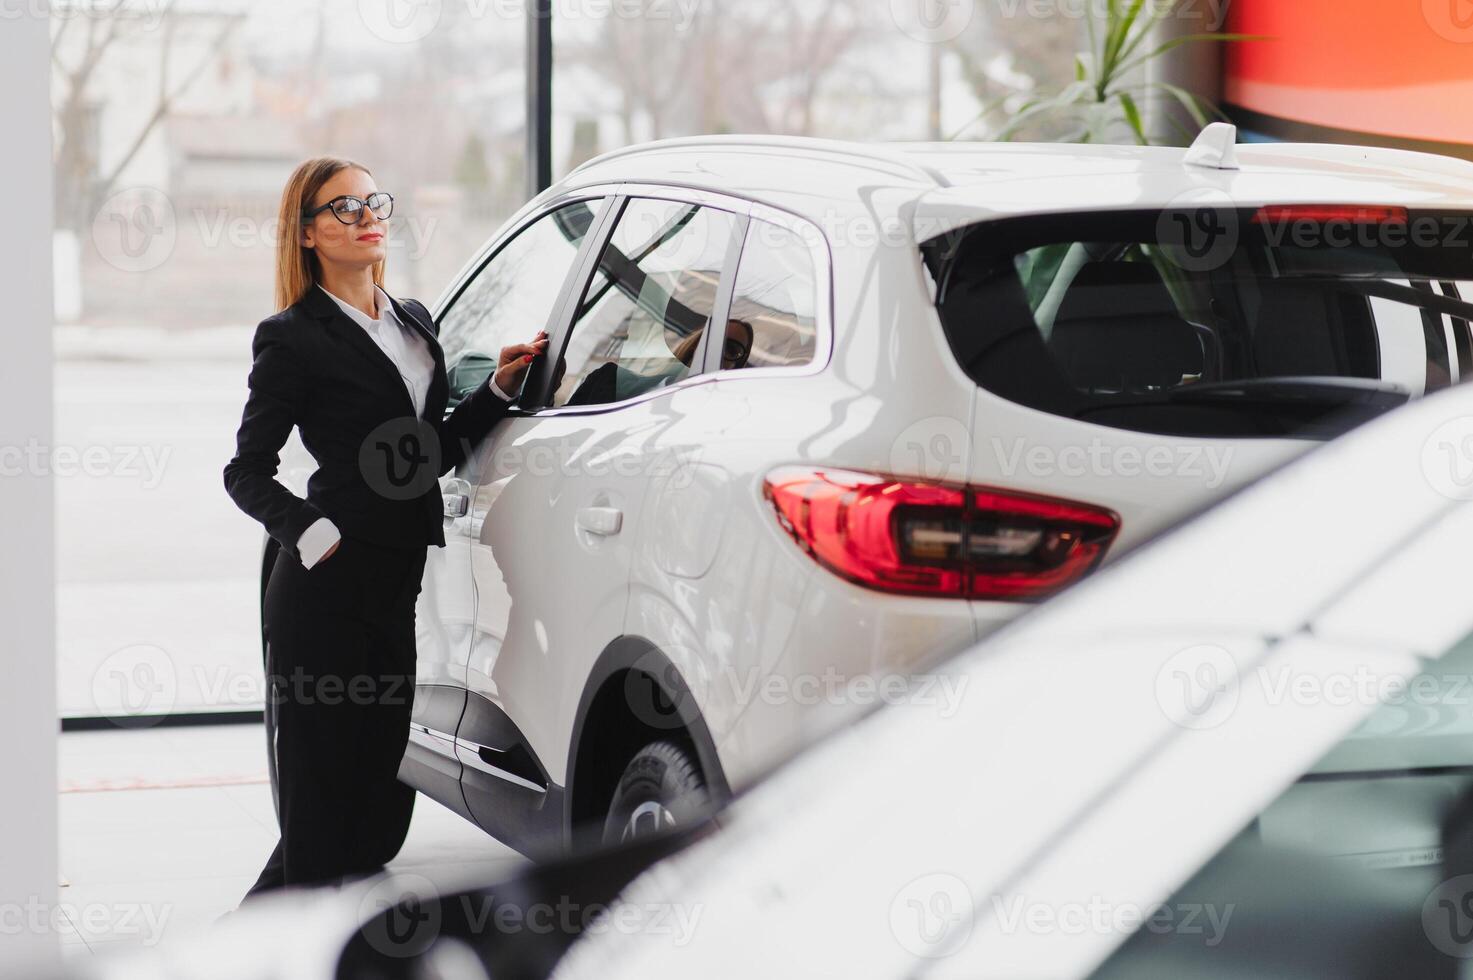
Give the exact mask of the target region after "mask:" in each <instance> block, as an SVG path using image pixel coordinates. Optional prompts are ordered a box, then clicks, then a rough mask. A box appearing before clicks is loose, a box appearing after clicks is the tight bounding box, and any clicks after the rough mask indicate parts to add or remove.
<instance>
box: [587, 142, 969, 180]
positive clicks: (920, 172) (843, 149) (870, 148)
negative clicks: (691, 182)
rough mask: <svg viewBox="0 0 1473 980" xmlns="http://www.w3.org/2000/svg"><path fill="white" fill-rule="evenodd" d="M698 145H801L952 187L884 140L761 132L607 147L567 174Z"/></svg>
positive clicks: (930, 168) (786, 146)
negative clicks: (886, 167)
mask: <svg viewBox="0 0 1473 980" xmlns="http://www.w3.org/2000/svg"><path fill="white" fill-rule="evenodd" d="M700 146H711V147H723V148H728V149H737V148H741V147H771V148H774V149H779V148H786V149H792V148H794V147H800V148H807V149H812V150H822V151H825V152H828V153H836V154H843V155H846V156H852V157H857V158H859V159H862V160H869V161H871V162H876V163H881V162H883V163H889V164H892V165H894V166H896V167H901V168H903V169H905V170H908V171H910V172H911V173H912V174H915V175H916V176H918V177H920V178H921V179H922V180H926V181H929V182H931V183H933V184H935V185H936V186H937V187H950V186H951V181H949V180H947V179H946V176H945V175H944V174H942V173H941V172H940V171H939V170H936V169H935V168H934V167H928V166H926V165H925V164H923V163H918V162H916V161H915V160H911V159H909V158H908V157H906V156H905V155H904V154H903V153H898V152H894V151H888V149H887V147H886V145H885V144H883V143H860V142H856V141H851V140H829V139H818V138H816V137H811V136H786V137H773V136H762V135H752V136H747V135H738V134H730V135H721V136H679V137H674V138H672V139H663V140H655V141H654V142H651V143H635V144H632V145H630V146H624V147H620V148H619V149H616V150H610V151H608V152H607V153H601V154H599V155H598V156H596V157H594V158H593V159H592V160H588V161H585V162H584V163H581V164H579V165H578V166H577V167H576V168H574V170H573V171H572V173H571V174H569V176H572V175H573V174H576V173H578V172H579V171H581V170H584V169H587V168H589V167H592V166H594V165H595V164H600V163H607V162H608V161H610V160H616V159H618V158H620V157H626V156H638V155H639V154H641V153H651V152H655V151H659V150H665V149H688V148H691V147H700Z"/></svg>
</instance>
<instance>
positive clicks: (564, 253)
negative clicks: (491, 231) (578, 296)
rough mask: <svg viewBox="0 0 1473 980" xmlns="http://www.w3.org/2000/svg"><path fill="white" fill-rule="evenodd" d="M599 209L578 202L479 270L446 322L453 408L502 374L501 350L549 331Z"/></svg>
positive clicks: (442, 339) (531, 229)
mask: <svg viewBox="0 0 1473 980" xmlns="http://www.w3.org/2000/svg"><path fill="white" fill-rule="evenodd" d="M598 204H599V202H598V201H578V202H577V203H574V204H569V205H567V206H566V207H562V208H559V209H558V210H556V211H554V212H552V213H551V214H548V215H546V216H544V217H542V218H539V219H538V220H537V221H535V222H533V223H532V224H531V225H529V226H527V227H526V228H524V229H522V231H521V232H519V233H518V234H517V236H516V237H515V238H513V239H512V240H511V241H510V242H508V243H507V244H506V245H505V246H504V247H503V248H502V249H501V250H500V251H499V252H497V253H496V255H495V256H494V257H493V258H492V259H491V261H489V262H487V263H486V264H485V265H484V266H482V267H481V270H480V271H479V272H477V273H476V275H475V278H474V279H472V280H471V281H470V283H469V284H468V285H467V286H466V287H465V289H464V290H462V291H461V293H460V295H459V296H457V297H456V298H455V301H454V302H453V303H452V304H451V306H450V309H449V311H447V312H446V313H445V315H444V316H442V317H441V318H440V342H441V344H443V345H444V348H445V363H446V370H447V372H448V373H449V376H450V407H452V408H453V407H454V406H455V405H456V404H457V403H458V402H459V401H460V399H461V398H463V397H464V396H465V394H466V393H467V392H470V391H473V390H474V389H475V388H476V386H477V385H479V384H481V382H483V381H485V380H486V376H487V375H489V374H490V373H491V372H492V371H494V370H495V369H496V358H497V356H498V355H499V354H500V352H501V348H503V347H506V346H509V345H511V344H517V343H525V342H527V341H529V340H531V339H532V338H533V337H534V336H536V334H537V331H539V330H549V331H550V329H551V324H550V322H549V321H550V320H551V318H552V316H553V314H554V313H555V312H556V311H555V310H554V306H555V304H556V303H557V298H558V293H559V292H560V291H561V290H562V287H563V283H564V281H565V280H566V279H567V277H568V272H569V271H570V270H571V268H572V265H573V259H574V258H575V257H576V256H577V254H578V248H579V246H580V245H582V243H583V237H584V236H585V235H586V234H587V233H588V228H589V226H590V225H591V224H592V223H593V216H594V213H595V209H596V208H597V206H598ZM512 394H516V393H515V392H513V393H512Z"/></svg>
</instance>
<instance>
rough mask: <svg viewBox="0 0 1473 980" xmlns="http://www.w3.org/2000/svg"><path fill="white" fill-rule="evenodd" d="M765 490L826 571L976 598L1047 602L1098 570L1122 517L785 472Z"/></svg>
mask: <svg viewBox="0 0 1473 980" xmlns="http://www.w3.org/2000/svg"><path fill="white" fill-rule="evenodd" d="M764 492H765V493H766V495H767V499H768V500H770V501H772V503H773V506H774V507H775V508H776V510H777V515H778V521H779V522H780V523H781V524H782V526H783V527H784V528H785V529H786V530H787V531H788V532H789V533H790V534H792V535H793V538H794V539H795V540H796V541H797V542H798V544H799V545H801V546H802V547H803V549H804V550H805V551H807V552H808V553H809V554H810V555H812V556H813V557H814V559H815V560H816V561H818V562H819V564H821V565H823V566H824V567H826V568H828V569H830V570H831V571H833V572H835V573H837V574H839V575H841V576H843V577H844V578H847V579H849V580H850V581H852V582H857V583H859V584H860V585H865V586H868V587H870V588H874V589H880V590H883V591H886V592H901V593H907V594H911V595H933V596H951V597H956V598H962V597H968V598H973V599H1008V600H1013V601H1027V600H1035V599H1041V598H1044V597H1046V596H1048V595H1051V594H1052V593H1054V592H1056V591H1058V590H1059V589H1061V588H1063V587H1064V586H1066V585H1068V584H1069V583H1071V582H1073V581H1075V580H1076V579H1078V578H1080V577H1081V576H1083V575H1084V574H1085V573H1086V572H1088V571H1089V570H1090V569H1092V568H1094V566H1095V565H1096V564H1098V562H1099V560H1100V558H1101V557H1102V556H1103V555H1104V553H1105V550H1106V549H1107V548H1109V546H1110V542H1111V541H1113V540H1114V539H1115V533H1116V532H1117V531H1118V530H1119V529H1120V518H1119V517H1117V516H1116V515H1115V514H1114V513H1113V512H1111V511H1108V510H1104V509H1102V508H1099V507H1091V506H1088V505H1086V504H1075V503H1070V502H1068V501H1063V500H1053V499H1050V498H1047V497H1035V496H1032V495H1029V494H1018V493H1012V492H1009V491H1003V490H991V489H970V488H965V487H952V486H943V485H939V484H934V483H920V482H914V481H908V480H895V479H890V478H888V477H883V476H875V475H872V474H868V473H856V472H853V471H849V470H828V469H810V468H806V467H785V468H783V469H780V470H776V471H774V472H773V473H771V474H769V475H768V477H767V481H766V484H765V486H764Z"/></svg>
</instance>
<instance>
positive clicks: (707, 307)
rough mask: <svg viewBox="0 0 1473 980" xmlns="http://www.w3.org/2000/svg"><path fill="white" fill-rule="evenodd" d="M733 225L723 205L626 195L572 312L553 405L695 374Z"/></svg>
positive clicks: (599, 399) (600, 398) (620, 396)
mask: <svg viewBox="0 0 1473 980" xmlns="http://www.w3.org/2000/svg"><path fill="white" fill-rule="evenodd" d="M735 227H736V219H735V218H734V217H733V216H732V215H731V214H728V213H727V212H725V211H718V210H715V209H713V208H706V207H700V206H698V205H695V204H685V203H681V202H676V201H657V200H652V199H645V198H635V199H633V200H631V201H630V202H629V203H628V206H627V207H625V209H624V214H623V215H622V216H621V217H620V218H619V223H618V224H617V225H616V226H615V228H614V234H613V236H612V237H611V238H610V240H609V244H608V246H607V247H606V248H605V249H604V253H603V256H602V257H601V258H600V259H599V263H598V269H597V271H596V272H595V273H594V276H593V281H592V283H591V284H590V285H589V288H588V293H587V295H586V296H584V297H583V300H582V302H581V303H580V304H579V307H578V310H577V313H576V315H575V317H574V320H573V329H572V335H571V337H570V338H569V340H568V345H567V349H566V350H565V351H564V354H563V359H562V360H561V361H559V363H558V368H557V375H556V376H555V380H554V389H555V392H554V395H553V400H552V404H553V406H554V407H560V406H563V405H603V404H608V403H610V402H617V401H623V400H625V399H627V398H633V397H635V396H636V395H641V394H643V393H644V392H646V391H651V390H653V389H655V388H659V387H663V386H665V385H670V384H674V383H675V382H677V381H680V380H681V379H682V378H686V377H688V376H690V375H691V374H692V373H699V366H698V365H696V366H695V367H694V368H693V365H695V364H696V362H695V357H696V354H697V352H698V351H699V348H700V341H701V335H702V334H703V333H704V331H705V329H706V325H707V324H708V323H709V322H710V319H711V312H712V310H713V308H714V306H715V303H716V288H717V286H718V285H720V282H721V269H722V265H723V263H724V262H725V259H726V253H727V251H728V248H729V246H730V244H731V239H732V235H733V233H734V231H735Z"/></svg>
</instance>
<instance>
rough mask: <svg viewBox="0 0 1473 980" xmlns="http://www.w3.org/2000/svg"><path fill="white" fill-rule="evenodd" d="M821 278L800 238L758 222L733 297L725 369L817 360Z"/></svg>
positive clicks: (723, 360)
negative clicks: (815, 356)
mask: <svg viewBox="0 0 1473 980" xmlns="http://www.w3.org/2000/svg"><path fill="white" fill-rule="evenodd" d="M817 303H818V278H817V275H816V274H815V272H814V268H813V253H812V252H810V251H809V249H808V245H807V244H806V243H805V242H804V241H803V239H802V238H801V237H799V236H798V235H797V234H796V233H794V232H792V231H789V230H788V229H787V228H783V227H782V226H780V225H775V224H771V223H770V222H766V221H758V220H754V221H753V222H752V223H751V225H750V227H749V228H748V230H747V242H746V246H745V247H744V248H743V249H742V263H741V266H740V268H738V270H737V279H736V287H735V289H734V291H733V292H732V297H731V317H730V319H729V320H728V321H727V324H726V342H725V344H724V345H723V346H722V352H721V367H722V369H723V370H737V369H741V368H761V367H795V366H798V365H802V364H808V363H810V362H812V360H813V352H814V349H815V348H816V346H817V333H816V329H817V327H816V320H815V312H816V307H817Z"/></svg>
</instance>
